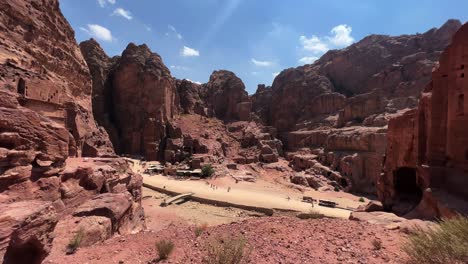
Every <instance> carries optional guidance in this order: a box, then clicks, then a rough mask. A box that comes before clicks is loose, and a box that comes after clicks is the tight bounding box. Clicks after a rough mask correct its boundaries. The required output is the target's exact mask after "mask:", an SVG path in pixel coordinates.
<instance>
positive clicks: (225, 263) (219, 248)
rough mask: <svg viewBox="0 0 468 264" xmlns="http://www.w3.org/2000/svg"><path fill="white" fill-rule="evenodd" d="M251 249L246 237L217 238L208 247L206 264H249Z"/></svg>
mask: <svg viewBox="0 0 468 264" xmlns="http://www.w3.org/2000/svg"><path fill="white" fill-rule="evenodd" d="M249 255H250V248H248V247H247V240H246V239H245V237H242V236H239V237H228V238H222V237H216V238H215V239H214V240H213V241H211V243H209V244H208V246H207V255H206V257H205V258H204V260H203V262H204V263H206V264H240V263H248V261H249Z"/></svg>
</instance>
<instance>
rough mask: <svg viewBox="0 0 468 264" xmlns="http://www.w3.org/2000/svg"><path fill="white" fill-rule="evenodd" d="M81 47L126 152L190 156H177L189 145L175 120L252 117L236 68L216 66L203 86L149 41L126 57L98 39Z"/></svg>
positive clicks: (106, 122)
mask: <svg viewBox="0 0 468 264" xmlns="http://www.w3.org/2000/svg"><path fill="white" fill-rule="evenodd" d="M80 47H81V50H82V53H83V55H84V57H85V59H86V61H87V63H88V66H89V68H90V71H91V74H92V76H93V107H94V113H95V115H96V120H97V121H98V123H99V124H100V125H102V126H103V127H105V128H106V130H107V131H108V133H109V135H110V136H111V139H112V142H113V144H114V146H116V150H117V152H118V153H120V154H131V155H141V156H143V157H145V159H148V160H165V161H170V162H174V161H176V160H179V159H182V160H183V159H184V157H185V156H186V155H183V154H180V155H179V154H178V155H177V158H176V152H179V153H182V152H183V149H184V145H183V144H182V143H181V142H183V141H182V138H181V137H182V132H181V131H180V129H179V128H177V127H176V126H175V125H174V124H175V123H174V122H173V121H174V118H175V117H176V116H178V115H179V114H198V115H201V116H205V117H213V118H218V119H221V120H224V121H238V120H245V121H248V120H250V112H251V103H250V100H249V97H248V95H247V92H246V91H245V86H244V83H243V82H242V80H241V79H239V78H238V77H237V76H236V75H235V74H234V73H232V72H229V71H225V70H220V71H215V72H213V74H212V75H211V76H210V81H209V82H208V83H206V84H203V85H199V84H196V83H193V82H190V81H188V80H177V79H175V78H173V77H172V76H171V73H170V72H169V70H168V69H167V67H166V66H165V65H164V63H163V61H162V59H161V57H160V56H159V55H158V54H156V53H153V52H151V51H150V50H149V48H148V47H147V46H146V45H141V46H137V45H135V44H133V43H131V44H129V45H128V47H127V48H126V49H125V50H124V52H123V53H122V56H121V57H114V58H109V57H108V56H107V55H106V54H105V53H104V51H103V50H102V48H101V47H100V46H99V44H98V43H97V42H96V41H94V40H92V39H91V40H88V41H84V42H82V43H81V44H80ZM179 141H181V142H179ZM174 142H179V143H180V144H179V143H177V144H178V146H175V145H174ZM187 142H191V141H190V140H188V141H187ZM186 147H187V148H191V147H190V146H186ZM191 154H193V153H190V154H189V153H187V155H191Z"/></svg>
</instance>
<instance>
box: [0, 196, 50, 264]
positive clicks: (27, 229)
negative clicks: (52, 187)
mask: <svg viewBox="0 0 468 264" xmlns="http://www.w3.org/2000/svg"><path fill="white" fill-rule="evenodd" d="M0 210H1V212H2V215H1V217H0V259H1V260H3V261H2V263H5V264H14V263H32V264H35V263H37V264H39V263H42V260H44V258H45V257H46V256H47V254H49V252H50V249H51V246H52V240H53V238H54V236H53V230H54V227H55V225H56V224H57V221H58V219H57V215H56V211H55V208H54V206H52V203H50V202H44V201H38V200H33V201H22V202H16V203H10V204H6V203H2V204H1V205H0Z"/></svg>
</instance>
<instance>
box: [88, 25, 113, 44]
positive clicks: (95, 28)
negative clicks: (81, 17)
mask: <svg viewBox="0 0 468 264" xmlns="http://www.w3.org/2000/svg"><path fill="white" fill-rule="evenodd" d="M80 29H81V30H83V31H84V32H86V33H88V34H89V35H90V36H92V37H95V38H97V39H100V40H104V41H112V40H113V37H112V33H111V32H110V30H109V29H107V28H105V27H103V26H100V25H96V24H88V25H87V28H84V27H80Z"/></svg>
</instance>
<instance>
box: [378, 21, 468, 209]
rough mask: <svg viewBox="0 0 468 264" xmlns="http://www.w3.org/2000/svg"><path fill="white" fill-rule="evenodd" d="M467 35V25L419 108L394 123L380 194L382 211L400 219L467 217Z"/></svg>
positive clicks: (444, 56) (445, 55)
mask: <svg viewBox="0 0 468 264" xmlns="http://www.w3.org/2000/svg"><path fill="white" fill-rule="evenodd" d="M467 36H468V25H467V24H465V25H464V26H463V27H462V28H461V29H460V30H459V31H458V32H457V33H456V34H455V36H454V37H453V40H452V43H451V44H450V46H448V47H447V49H446V50H445V51H444V52H443V53H442V55H441V58H440V63H439V64H440V65H439V67H438V69H436V70H435V71H434V72H433V73H432V81H431V82H430V83H429V85H427V87H426V89H425V90H424V91H423V93H422V98H421V100H420V102H419V107H418V109H417V110H412V111H409V112H406V113H404V114H403V115H401V116H399V117H397V118H395V119H392V120H391V121H390V124H389V133H388V135H389V137H388V148H387V155H386V160H385V166H384V172H383V173H382V176H381V177H380V179H379V186H378V187H379V188H378V190H379V197H380V199H381V200H382V201H383V204H384V206H386V207H387V208H388V209H392V210H393V211H395V212H397V213H399V214H402V215H403V214H407V213H408V212H410V211H411V212H410V213H409V215H411V216H418V217H426V218H432V217H449V216H452V215H453V214H455V212H457V211H458V212H462V213H465V214H466V213H467V210H468V209H467V207H466V203H467V201H468V192H467V190H466V188H465V187H464V186H466V185H467V184H468V170H467V166H468V161H467V160H468V159H467V158H468V150H467V148H466V146H467V144H468V119H467V118H466V113H467V109H468V103H467V100H466V96H465V95H466V94H467V93H468V85H467V84H466V81H464V79H465V75H466V65H468V60H467V58H466V56H465V53H464V50H466V49H467V48H468V37H467ZM413 209H414V210H413Z"/></svg>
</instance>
